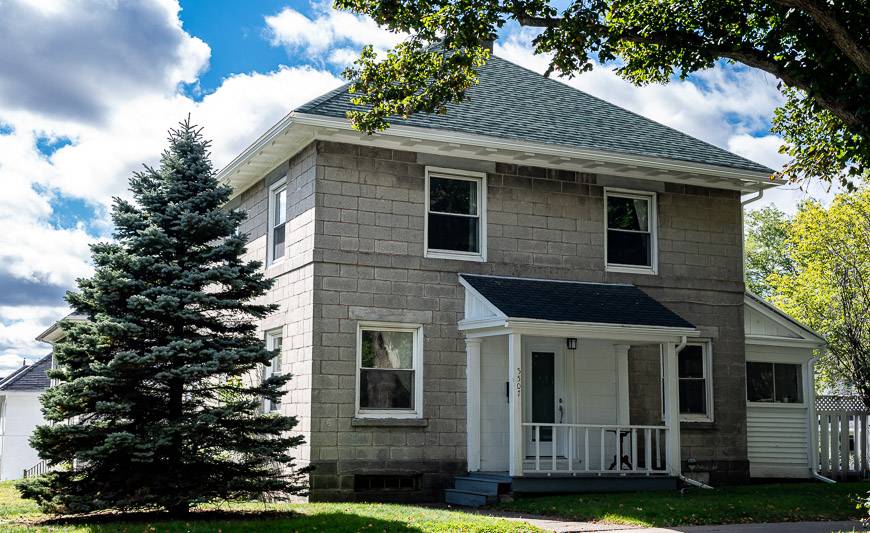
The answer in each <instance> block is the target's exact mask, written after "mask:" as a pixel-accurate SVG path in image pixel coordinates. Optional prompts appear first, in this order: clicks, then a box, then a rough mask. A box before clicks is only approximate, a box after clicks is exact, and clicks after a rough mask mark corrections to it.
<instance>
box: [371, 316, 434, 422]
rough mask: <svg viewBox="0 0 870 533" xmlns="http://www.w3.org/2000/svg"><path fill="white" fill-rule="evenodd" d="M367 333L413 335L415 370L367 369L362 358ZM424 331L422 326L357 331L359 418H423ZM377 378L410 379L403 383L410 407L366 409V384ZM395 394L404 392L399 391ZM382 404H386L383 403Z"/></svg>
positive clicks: (387, 325) (386, 326) (376, 326)
mask: <svg viewBox="0 0 870 533" xmlns="http://www.w3.org/2000/svg"><path fill="white" fill-rule="evenodd" d="M365 332H395V333H410V334H412V335H413V337H412V351H411V367H410V368H378V367H368V366H363V364H362V358H363V346H362V341H363V335H364V333H365ZM422 336H423V331H422V326H419V325H416V324H415V325H405V324H391V323H383V325H381V323H361V324H360V325H359V326H358V327H357V346H356V353H357V360H356V391H355V402H356V409H357V415H359V416H368V417H372V416H379V415H380V416H386V417H400V418H409V417H410V418H417V417H419V416H421V415H422V405H421V403H422V386H423V383H422V368H423V363H422V357H423V353H422V351H423V339H422ZM364 373H368V375H367V376H366V377H365V378H364V377H363V374H364ZM377 374H397V375H398V374H402V375H405V376H408V378H407V379H406V380H405V381H404V382H402V384H403V385H404V384H405V383H407V387H406V391H407V393H408V394H409V398H408V406H400V407H371V406H366V405H364V404H363V403H364V402H363V384H364V381H365V383H367V384H368V383H369V381H368V379H369V377H371V376H372V375H377ZM368 392H370V391H368V390H367V391H366V395H367V397H366V400H367V401H368V404H369V405H371V402H372V401H373V399H372V398H371V397H368ZM394 392H401V391H399V390H398V389H397V390H396V391H394ZM381 403H385V402H383V401H381Z"/></svg>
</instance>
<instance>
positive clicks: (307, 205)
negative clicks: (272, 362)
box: [228, 145, 316, 466]
mask: <svg viewBox="0 0 870 533" xmlns="http://www.w3.org/2000/svg"><path fill="white" fill-rule="evenodd" d="M315 159H316V151H315V149H314V146H313V145H312V146H309V147H308V149H306V150H303V151H302V152H300V153H299V154H297V155H296V156H294V157H293V158H291V159H290V160H288V161H285V162H283V163H282V164H280V165H278V166H277V167H276V168H275V169H273V170H272V171H270V172H269V173H268V174H267V175H266V176H265V177H264V178H263V179H262V180H260V181H259V182H257V183H256V184H254V185H253V186H251V187H250V188H248V189H247V190H245V191H244V192H242V193H241V194H240V195H238V196H236V197H235V198H234V199H233V200H232V201H231V202H230V204H229V206H228V207H229V208H233V209H235V208H238V209H243V210H245V211H246V212H247V213H248V218H247V220H245V221H244V222H243V223H242V225H241V227H240V231H242V232H244V233H246V234H247V235H248V250H247V254H246V258H247V259H248V260H257V261H261V262H262V263H263V264H264V265H265V266H264V268H265V272H266V276H267V277H271V278H273V279H274V280H275V283H274V285H273V287H272V288H271V289H270V290H269V292H268V294H266V296H265V297H264V298H263V299H262V302H263V303H268V304H277V305H278V306H279V307H278V310H277V311H276V312H274V313H273V314H271V315H270V316H268V317H266V318H265V319H264V320H262V321H261V323H260V325H259V326H260V327H259V329H260V332H261V335H265V332H266V331H270V330H273V329H280V330H281V331H282V333H283V345H282V354H281V355H282V372H289V373H291V374H293V379H291V380H290V381H289V382H288V384H287V386H286V394H285V396H284V400H283V403H282V405H281V411H282V412H283V413H284V414H286V415H289V416H295V417H296V418H297V419H298V420H299V423H298V425H297V426H296V429H295V430H294V432H295V433H296V434H299V435H302V436H304V437H305V444H303V445H302V446H300V447H298V448H296V449H295V450H294V456H295V457H296V458H297V459H298V462H297V464H299V465H300V466H304V465H307V464H308V463H309V462H310V459H311V424H312V417H311V409H312V401H311V400H312V398H311V390H312V380H313V374H312V347H313V345H314V321H313V309H314V263H313V261H312V260H313V252H314V184H315V179H314V178H315V168H314V167H315ZM284 178H286V179H287V191H288V195H287V233H286V246H287V255H286V260H284V261H281V262H280V263H276V264H274V265H266V264H265V263H266V247H267V232H268V227H267V210H268V203H269V202H268V190H269V187H270V186H271V185H272V184H274V183H275V182H276V181H278V180H280V179H284Z"/></svg>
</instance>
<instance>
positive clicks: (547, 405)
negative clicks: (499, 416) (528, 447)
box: [532, 352, 556, 442]
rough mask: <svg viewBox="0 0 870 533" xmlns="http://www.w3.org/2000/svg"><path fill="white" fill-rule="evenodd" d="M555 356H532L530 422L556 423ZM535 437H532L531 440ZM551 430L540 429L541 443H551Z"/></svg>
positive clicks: (551, 354)
mask: <svg viewBox="0 0 870 533" xmlns="http://www.w3.org/2000/svg"><path fill="white" fill-rule="evenodd" d="M555 365H556V356H555V354H553V353H552V352H535V353H533V354H532V422H541V423H546V424H552V423H554V422H556V412H555V407H556V406H555V401H556V379H555V371H556V367H555ZM534 438H535V435H534V434H533V435H532V439H534ZM552 440H553V428H551V427H542V428H541V442H552Z"/></svg>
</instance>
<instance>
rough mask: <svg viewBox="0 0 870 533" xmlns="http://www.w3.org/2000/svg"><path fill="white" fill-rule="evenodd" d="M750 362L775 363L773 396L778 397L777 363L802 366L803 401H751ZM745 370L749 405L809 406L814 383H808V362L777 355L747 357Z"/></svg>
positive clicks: (802, 407) (798, 407)
mask: <svg viewBox="0 0 870 533" xmlns="http://www.w3.org/2000/svg"><path fill="white" fill-rule="evenodd" d="M748 363H766V364H771V365H773V376H774V377H773V387H774V389H773V397H774V398H776V365H794V366H796V367H798V368H800V371H801V380H800V387H801V399H802V400H801V402H800V403H798V402H792V403H783V402H750V401H749V369H748V368H747V366H748ZM743 371H744V372H746V378H745V379H746V387H745V389H746V391H745V392H744V394H745V397H746V405H747V406H761V407H785V408H797V409H805V408H806V407H807V396H809V394H808V391H810V390H811V388H810V387H811V386H812V385H808V380H807V366H806V364H804V363H802V362H800V361H794V360H790V359H785V358H782V359H780V358H776V357H766V358H764V359H755V358H752V359H746V362H745V363H744V364H743Z"/></svg>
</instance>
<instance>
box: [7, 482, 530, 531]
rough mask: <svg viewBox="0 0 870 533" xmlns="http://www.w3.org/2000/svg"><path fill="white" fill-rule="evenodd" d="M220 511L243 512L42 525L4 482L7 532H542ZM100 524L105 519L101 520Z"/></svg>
mask: <svg viewBox="0 0 870 533" xmlns="http://www.w3.org/2000/svg"><path fill="white" fill-rule="evenodd" d="M220 509H222V510H226V511H228V512H237V513H239V514H240V515H241V516H238V517H234V518H233V519H232V520H227V519H226V518H225V517H223V518H222V517H221V516H214V515H210V514H209V513H194V514H193V516H192V517H191V519H190V520H186V521H164V520H160V519H158V518H157V517H155V516H153V515H152V516H148V517H146V519H144V520H143V519H141V518H140V519H137V520H135V521H127V522H106V518H107V517H100V518H101V519H102V520H98V519H95V520H94V521H93V522H94V523H90V524H86V523H80V522H76V523H69V524H51V525H46V524H40V523H39V521H40V520H42V519H45V518H46V517H45V516H44V515H42V514H41V513H40V512H39V509H38V508H37V507H36V505H34V504H32V503H31V502H29V501H24V500H21V498H19V497H18V491H16V490H15V488H14V487H13V486H12V484H11V483H8V482H7V483H0V530H2V531H3V532H4V533H6V532H10V533H11V532H16V533H17V532H25V531H27V532H36V531H41V532H63V533H73V532H76V533H80V532H93V533H103V532H110V531H123V532H129V533H135V532H145V533H161V532H175V531H178V532H194V533H198V532H203V533H204V532H218V531H222V532H230V531H245V532H263V533H266V532H281V533H287V532H293V531H330V532H331V531H336V532H355V531H378V532H380V531H389V532H403V533H404V532H407V533H410V532H422V531H426V532H437V533H442V532H443V533H446V532H453V531H460V532H462V531H464V532H475V533H507V532H511V533H513V532H525V531H538V530H537V529H535V528H533V527H531V526H528V525H526V524H522V523H518V522H515V521H509V520H502V519H497V518H490V517H486V516H480V515H474V514H469V513H463V512H458V511H448V510H443V509H433V508H428V507H418V506H414V505H391V504H364V503H311V504H275V505H268V506H267V505H263V504H252V503H247V504H233V505H224V506H221V507H220ZM100 522H102V523H100Z"/></svg>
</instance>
